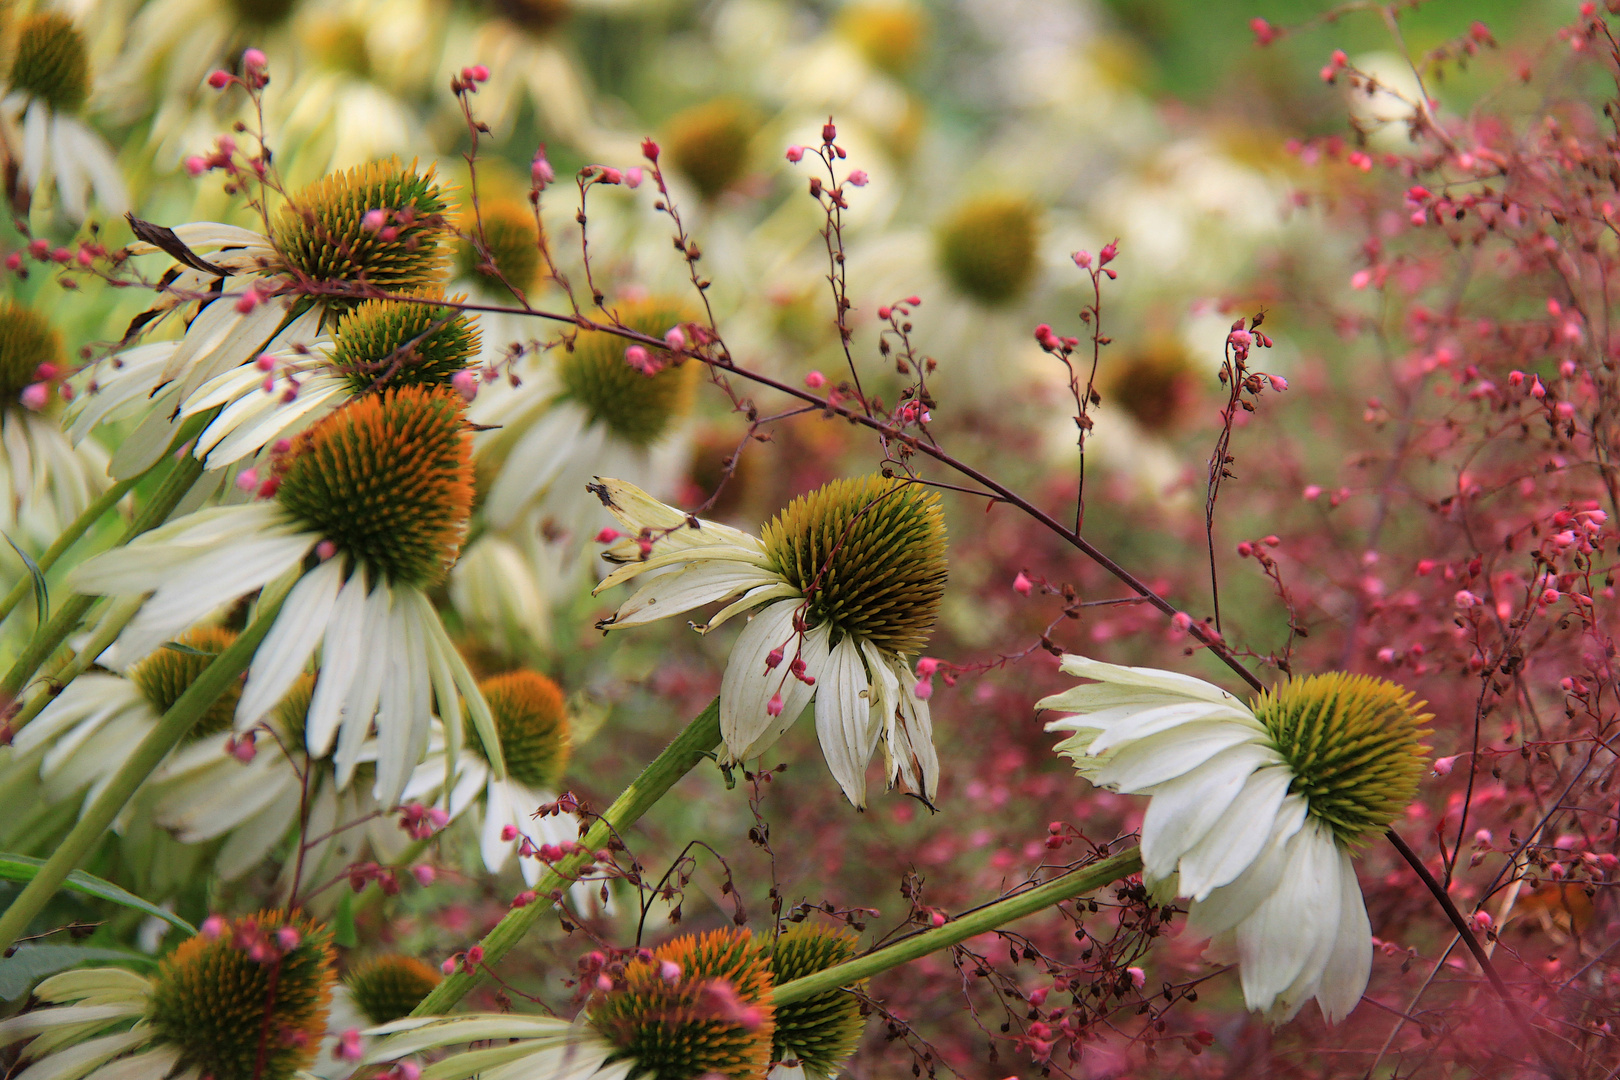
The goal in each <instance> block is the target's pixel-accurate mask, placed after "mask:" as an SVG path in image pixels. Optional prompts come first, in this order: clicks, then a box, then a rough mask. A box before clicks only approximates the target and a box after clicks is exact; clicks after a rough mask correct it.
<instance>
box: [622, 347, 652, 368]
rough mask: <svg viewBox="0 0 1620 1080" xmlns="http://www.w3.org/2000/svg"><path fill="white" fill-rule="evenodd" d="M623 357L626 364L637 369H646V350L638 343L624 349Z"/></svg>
mask: <svg viewBox="0 0 1620 1080" xmlns="http://www.w3.org/2000/svg"><path fill="white" fill-rule="evenodd" d="M624 359H625V362H626V363H627V364H629V365H630V366H631V367H633V368H635V369H636V370H637V371H641V372H646V370H647V350H646V349H644V348H642V347H641V346H640V345H632V346H630V347H629V348H628V349H625V350H624Z"/></svg>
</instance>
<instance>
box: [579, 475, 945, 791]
mask: <svg viewBox="0 0 1620 1080" xmlns="http://www.w3.org/2000/svg"><path fill="white" fill-rule="evenodd" d="M593 490H594V491H595V492H596V494H597V495H598V497H599V498H600V499H601V500H602V503H603V505H604V506H606V507H607V508H608V510H609V511H610V512H612V513H613V515H614V516H615V517H616V518H618V519H619V521H620V522H621V523H622V524H623V525H624V527H625V528H626V529H627V530H628V531H629V533H630V535H629V536H628V537H627V538H624V539H621V540H619V541H617V542H616V543H615V544H614V545H613V546H611V547H610V548H608V550H607V551H606V552H604V558H607V559H608V560H609V561H611V562H615V563H618V564H620V565H619V568H618V569H616V570H614V571H613V573H611V574H609V575H608V576H607V577H606V578H604V579H603V580H602V584H601V585H600V586H599V587H598V589H597V591H598V592H600V591H601V590H602V589H607V588H611V587H612V586H614V585H617V584H619V583H620V582H623V581H628V580H629V579H631V578H633V577H636V576H638V575H640V574H643V573H646V572H647V571H650V570H662V569H665V568H678V569H674V570H673V572H669V573H663V574H660V575H658V576H657V577H655V578H654V579H653V580H651V581H650V582H648V583H646V584H645V585H643V586H642V587H641V589H640V590H639V591H638V592H637V593H636V594H635V595H634V596H632V597H630V599H629V600H626V601H625V602H624V603H623V604H622V605H620V607H619V610H618V611H617V612H615V613H614V615H613V616H612V617H611V618H609V619H606V620H603V621H602V622H601V623H598V624H597V625H598V626H599V627H601V628H603V629H618V628H621V627H626V626H638V625H640V624H642V623H647V622H652V621H653V620H655V619H662V618H666V617H668V616H671V615H677V614H680V613H681V612H683V611H689V610H691V609H692V608H695V607H699V606H701V605H704V604H709V603H714V602H717V601H722V600H724V601H728V602H729V603H728V604H727V606H726V607H725V608H724V609H723V610H722V611H721V612H720V613H719V614H718V615H716V616H715V617H714V618H713V619H710V620H709V622H708V624H707V625H706V626H702V627H698V629H699V630H700V631H703V632H707V631H709V630H712V629H714V628H715V627H717V626H719V625H720V624H721V623H723V622H725V621H726V620H727V619H729V618H731V617H732V616H733V615H736V614H739V613H741V612H743V611H747V610H748V609H750V608H758V609H759V610H758V611H756V612H755V613H754V614H753V616H752V619H751V621H750V622H749V624H748V626H747V627H745V628H744V630H743V632H742V634H741V636H740V637H738V639H737V643H736V644H735V645H734V646H733V647H732V650H731V658H730V660H729V662H728V663H727V665H726V673H725V678H724V680H723V681H722V683H721V686H720V730H721V734H722V735H723V736H724V738H725V743H726V752H727V755H728V757H729V758H730V759H731V760H732V761H741V760H743V759H746V758H751V757H754V756H755V755H757V754H761V753H764V752H765V751H766V750H767V749H769V748H770V746H771V744H772V743H774V742H775V741H776V740H777V739H778V738H780V737H781V735H782V733H783V732H784V731H786V730H787V729H788V727H789V726H790V725H792V723H793V721H794V720H796V719H797V718H798V716H799V713H800V712H802V711H803V710H804V708H805V706H806V705H809V704H810V703H811V702H812V700H813V701H814V702H815V714H816V732H817V734H818V735H819V736H820V739H821V748H822V752H823V753H824V754H825V756H826V759H827V767H828V768H829V769H831V770H832V774H833V776H834V777H835V778H836V779H837V781H838V785H839V787H841V788H843V790H844V794H845V795H846V796H848V797H849V800H850V802H852V803H854V804H855V805H856V806H862V805H864V804H865V802H866V763H867V761H868V760H870V758H871V756H872V751H873V750H874V749H876V747H877V744H878V743H879V742H882V744H883V747H884V755H885V759H886V762H887V764H886V772H887V776H888V779H889V783H890V784H891V785H892V784H894V783H896V782H899V783H900V784H901V785H902V786H904V787H905V788H906V789H907V790H909V791H913V792H916V793H917V794H919V795H921V796H922V797H923V798H925V799H928V800H932V799H933V797H934V793H935V791H936V789H937V787H938V784H939V758H938V757H937V756H936V755H935V753H934V741H933V727H932V722H931V720H930V718H929V712H928V702H927V701H926V700H925V699H924V698H921V697H919V696H918V695H917V692H916V684H917V680H916V677H915V676H914V675H913V674H912V672H911V668H910V666H909V661H908V659H907V657H908V656H910V655H911V654H913V653H915V652H916V651H918V650H920V649H921V648H922V646H923V644H924V643H925V642H926V641H927V639H928V635H929V634H930V633H931V632H932V630H933V627H934V620H935V618H936V617H937V616H938V613H939V605H940V600H941V598H942V597H943V596H944V594H945V576H946V565H945V520H944V516H943V515H942V513H941V512H940V507H939V498H938V496H937V495H934V494H932V493H929V492H928V491H927V490H926V489H925V488H923V487H922V486H920V485H917V484H911V483H906V482H902V481H899V480H890V479H885V478H883V477H879V476H868V477H865V478H862V479H858V480H837V481H834V482H832V483H830V484H827V485H825V486H824V487H821V488H818V489H816V490H815V491H813V492H811V493H810V494H808V495H803V496H800V497H799V498H797V499H795V500H794V501H793V503H792V504H791V505H790V506H789V507H788V508H787V509H786V510H784V511H782V512H781V513H780V514H779V515H777V517H776V519H775V520H774V521H772V522H771V523H770V524H769V525H768V526H766V528H765V533H764V538H763V539H758V538H755V537H753V536H750V535H749V534H747V533H745V532H742V531H741V530H738V529H733V528H730V527H729V526H725V525H720V524H717V523H715V522H711V521H700V520H698V519H696V518H693V517H690V516H689V515H687V514H684V513H682V512H681V511H679V510H676V509H675V508H674V507H671V506H666V505H664V504H663V503H660V502H658V501H656V500H655V499H653V498H651V497H650V496H648V495H647V493H646V492H644V491H641V490H640V489H638V488H635V487H632V486H631V485H629V484H625V483H622V482H620V481H616V480H603V481H599V482H598V483H597V484H596V485H593Z"/></svg>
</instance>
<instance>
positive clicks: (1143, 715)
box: [1089, 701, 1265, 756]
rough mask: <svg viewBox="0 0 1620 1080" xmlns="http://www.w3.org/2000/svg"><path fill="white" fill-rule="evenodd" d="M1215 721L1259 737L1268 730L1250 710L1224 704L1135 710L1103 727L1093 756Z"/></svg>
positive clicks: (1093, 746) (1192, 703) (1181, 704)
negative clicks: (1253, 733) (1127, 744)
mask: <svg viewBox="0 0 1620 1080" xmlns="http://www.w3.org/2000/svg"><path fill="white" fill-rule="evenodd" d="M1111 711H1112V710H1111ZM1090 719H1092V720H1093V721H1097V720H1098V719H1099V716H1095V715H1094V716H1092V717H1091V718H1090ZM1212 720H1226V721H1231V722H1235V723H1237V724H1239V725H1241V726H1245V727H1249V728H1250V729H1251V730H1253V731H1254V732H1255V734H1256V735H1259V734H1261V733H1263V732H1264V730H1265V729H1264V728H1263V727H1261V726H1260V724H1259V723H1257V722H1256V721H1255V720H1254V718H1253V717H1252V716H1250V715H1249V711H1248V710H1247V709H1235V708H1233V707H1232V706H1230V705H1227V704H1226V703H1224V702H1212V701H1182V702H1179V703H1177V704H1175V705H1160V706H1158V707H1156V708H1151V709H1131V710H1129V712H1128V714H1127V715H1124V716H1121V717H1119V718H1118V719H1115V720H1113V721H1112V722H1109V723H1106V724H1103V725H1101V726H1102V731H1101V732H1100V733H1099V734H1098V735H1097V738H1096V739H1095V740H1093V742H1092V744H1091V747H1090V751H1089V752H1090V753H1091V754H1092V755H1093V756H1095V755H1098V754H1103V753H1106V752H1107V751H1109V750H1110V749H1112V748H1114V747H1116V746H1121V745H1123V744H1125V743H1127V742H1130V741H1131V740H1133V739H1145V738H1148V737H1149V736H1152V735H1158V734H1160V733H1162V732H1166V731H1171V730H1173V729H1175V728H1178V727H1180V726H1182V725H1183V724H1192V723H1198V722H1201V721H1212Z"/></svg>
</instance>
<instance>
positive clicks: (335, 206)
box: [275, 158, 449, 306]
mask: <svg viewBox="0 0 1620 1080" xmlns="http://www.w3.org/2000/svg"><path fill="white" fill-rule="evenodd" d="M448 206H449V202H448V200H447V199H446V198H445V194H444V192H443V191H442V190H441V189H440V187H439V183H438V179H437V177H435V176H434V173H433V169H432V167H431V166H430V167H429V168H428V170H427V171H426V172H419V171H418V170H417V168H416V165H415V163H414V162H413V163H412V164H411V165H409V166H405V165H401V164H400V162H399V159H398V158H389V159H388V160H386V161H374V162H372V163H371V164H369V165H358V166H356V167H354V168H352V169H349V170H348V171H347V172H341V173H333V174H332V175H330V176H328V177H326V178H325V179H323V180H318V181H316V182H315V183H313V184H311V185H310V186H309V187H307V188H305V189H304V190H303V191H301V192H299V193H298V194H297V195H295V196H293V198H292V199H291V200H290V201H289V202H288V204H287V205H286V206H285V207H283V208H282V211H281V218H280V221H279V223H278V225H277V228H276V233H275V241H276V249H277V250H278V251H279V252H280V253H281V259H282V262H283V263H284V264H285V269H286V270H287V271H288V272H290V273H297V274H302V275H303V276H305V277H307V278H309V279H311V280H313V281H316V282H322V283H347V284H356V285H358V284H367V285H373V286H376V287H377V288H379V289H387V290H390V291H395V292H406V291H410V290H413V289H425V288H429V287H432V286H435V285H438V284H439V283H440V282H441V281H442V280H443V278H444V275H445V271H446V270H447V269H448V258H449V250H448V249H449V244H448V240H449V230H448V227H447V225H446V222H445V219H444V211H445V210H446V208H447V207H448ZM374 210H375V211H381V214H380V215H379V216H380V217H381V218H382V219H383V220H382V221H381V222H380V223H378V222H376V221H372V222H369V223H368V222H367V220H366V215H367V214H368V213H370V212H371V211H374ZM340 306H341V305H340Z"/></svg>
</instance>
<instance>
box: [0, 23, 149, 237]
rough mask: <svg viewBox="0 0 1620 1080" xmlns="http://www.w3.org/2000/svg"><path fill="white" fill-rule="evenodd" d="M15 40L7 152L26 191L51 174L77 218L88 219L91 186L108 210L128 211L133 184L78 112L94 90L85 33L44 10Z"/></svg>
mask: <svg viewBox="0 0 1620 1080" xmlns="http://www.w3.org/2000/svg"><path fill="white" fill-rule="evenodd" d="M14 40H15V51H14V53H13V55H12V57H11V66H10V70H9V71H8V72H7V73H6V80H7V89H6V92H5V95H4V96H3V97H0V158H6V159H9V161H10V162H11V163H12V164H14V165H15V166H16V168H17V170H18V171H19V172H20V174H21V181H22V188H23V190H24V191H25V192H26V193H27V195H32V194H33V193H34V192H37V191H39V190H40V186H41V183H42V182H43V181H44V180H45V179H46V178H47V177H49V178H50V179H52V180H53V181H54V182H55V187H56V195H57V199H58V202H59V205H60V207H61V209H62V212H63V213H64V214H66V215H67V216H68V217H69V218H72V219H73V220H74V221H83V220H84V218H85V215H86V214H87V213H88V212H89V199H88V197H87V196H89V195H90V194H92V193H93V194H94V196H95V199H96V201H97V202H99V203H100V204H101V206H102V208H103V209H104V210H106V211H107V212H108V213H109V214H112V215H114V216H122V215H123V214H124V213H125V212H126V211H128V209H129V192H128V191H127V190H126V189H125V187H124V178H123V175H122V174H121V173H120V172H119V171H118V163H117V161H116V160H114V157H113V152H112V150H111V149H110V148H109V147H108V146H107V143H106V141H105V140H103V139H102V137H101V136H100V135H98V134H96V133H95V132H94V131H92V130H90V128H89V127H88V126H87V125H86V124H85V123H84V121H83V120H80V119H79V117H78V113H79V112H80V110H82V109H83V108H84V103H85V100H86V99H87V98H88V97H89V96H90V56H89V52H88V50H87V49H86V47H85V41H84V34H83V33H82V32H81V31H80V30H79V28H78V27H77V26H74V25H73V20H72V19H69V18H68V17H67V16H65V15H61V14H58V13H56V12H52V11H42V12H39V13H37V14H34V15H29V16H26V17H24V18H23V19H22V21H21V23H20V25H19V26H18V27H17V29H16V35H15V39H14ZM26 197H27V196H25V198H26Z"/></svg>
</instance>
